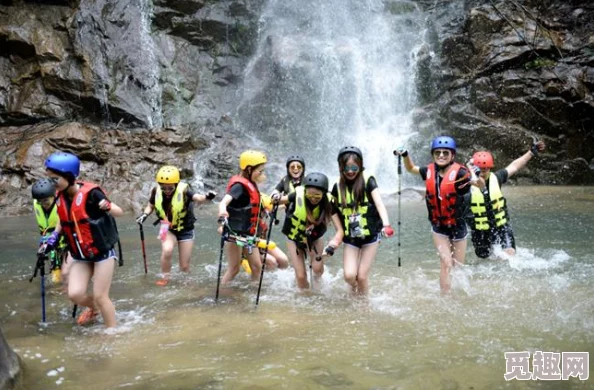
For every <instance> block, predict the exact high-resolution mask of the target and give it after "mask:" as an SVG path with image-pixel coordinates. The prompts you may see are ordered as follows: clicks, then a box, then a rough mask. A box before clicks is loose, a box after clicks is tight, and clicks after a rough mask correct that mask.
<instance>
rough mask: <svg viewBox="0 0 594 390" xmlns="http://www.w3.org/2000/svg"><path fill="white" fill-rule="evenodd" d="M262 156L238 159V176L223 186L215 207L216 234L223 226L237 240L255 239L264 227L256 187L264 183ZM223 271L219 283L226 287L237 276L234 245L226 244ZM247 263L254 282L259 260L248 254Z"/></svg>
mask: <svg viewBox="0 0 594 390" xmlns="http://www.w3.org/2000/svg"><path fill="white" fill-rule="evenodd" d="M266 161H267V159H266V155H265V154H264V153H262V152H259V151H256V150H247V151H245V152H243V153H242V154H241V155H240V156H239V168H240V169H241V172H240V173H239V174H237V175H235V176H232V177H231V179H230V180H229V183H228V184H227V189H226V193H225V196H224V197H223V199H222V200H221V203H219V219H218V222H219V224H220V226H219V229H218V230H219V233H220V234H222V233H223V224H224V223H225V222H226V223H227V227H228V228H229V229H230V231H231V232H232V233H233V234H235V235H238V236H243V237H254V238H255V237H258V236H259V234H260V232H261V231H262V229H263V227H264V223H263V221H262V218H261V213H262V211H263V206H262V202H261V196H260V191H259V190H258V184H260V183H263V182H264V181H265V180H266V176H265V175H264V168H265V165H266ZM225 246H226V247H227V262H228V266H227V270H226V271H225V275H224V276H223V280H222V283H223V284H225V283H228V282H230V281H231V280H233V278H235V275H237V273H238V272H239V268H240V265H241V254H242V250H241V248H240V247H239V246H237V245H236V244H235V243H232V242H227V243H226V244H225ZM251 252H252V253H250V254H248V256H247V259H248V262H249V265H250V268H251V270H252V274H251V278H252V280H258V278H259V276H260V272H261V270H262V260H261V257H260V252H259V251H258V250H252V251H251Z"/></svg>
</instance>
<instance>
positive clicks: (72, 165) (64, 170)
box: [45, 152, 80, 179]
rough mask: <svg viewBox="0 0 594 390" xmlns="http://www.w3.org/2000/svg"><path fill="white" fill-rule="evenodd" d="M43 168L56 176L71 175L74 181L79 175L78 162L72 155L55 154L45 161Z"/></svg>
mask: <svg viewBox="0 0 594 390" xmlns="http://www.w3.org/2000/svg"><path fill="white" fill-rule="evenodd" d="M45 167H46V168H47V169H51V170H52V171H55V172H56V173H58V174H68V173H69V174H71V175H72V176H74V178H75V179H76V178H77V177H78V174H79V173H80V160H79V159H78V157H76V156H75V155H74V154H71V153H64V152H56V153H52V154H51V155H50V156H49V157H48V158H47V160H45Z"/></svg>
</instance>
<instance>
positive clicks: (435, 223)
mask: <svg viewBox="0 0 594 390" xmlns="http://www.w3.org/2000/svg"><path fill="white" fill-rule="evenodd" d="M396 152H397V153H398V154H399V155H401V156H402V157H403V160H404V166H405V167H406V170H407V171H408V172H411V173H416V174H419V175H420V176H421V178H422V179H423V180H424V181H425V201H426V204H427V210H428V212H429V221H431V229H432V235H433V244H434V245H435V248H436V249H437V252H438V253H439V259H440V265H441V268H440V277H439V284H440V288H441V291H442V293H447V292H449V291H450V287H451V280H450V270H451V268H452V267H453V266H454V264H455V263H460V264H464V261H465V258H466V245H467V244H466V236H467V235H468V231H467V228H466V222H465V221H464V213H465V209H466V207H467V202H466V200H465V199H467V198H466V196H465V195H467V194H468V193H469V192H470V187H471V184H474V185H479V186H481V187H482V186H484V181H481V180H482V179H480V180H479V178H478V177H477V176H476V171H475V168H476V167H473V166H471V165H470V166H469V167H468V168H466V167H464V166H463V165H461V164H459V163H457V162H455V161H454V159H455V157H456V141H455V140H454V139H453V138H452V137H448V136H439V137H436V138H435V139H434V140H433V141H432V142H431V156H432V157H433V162H432V163H430V164H429V165H427V166H426V167H419V166H417V165H415V164H414V163H413V161H412V158H411V157H410V153H409V152H408V151H407V150H404V149H403V148H399V149H398V150H396Z"/></svg>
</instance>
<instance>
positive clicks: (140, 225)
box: [138, 222, 148, 275]
mask: <svg viewBox="0 0 594 390" xmlns="http://www.w3.org/2000/svg"><path fill="white" fill-rule="evenodd" d="M138 227H139V228H140V243H141V245H142V260H144V274H145V275H146V274H147V273H148V267H147V265H146V248H145V246H144V229H143V228H142V224H141V223H140V222H139V223H138Z"/></svg>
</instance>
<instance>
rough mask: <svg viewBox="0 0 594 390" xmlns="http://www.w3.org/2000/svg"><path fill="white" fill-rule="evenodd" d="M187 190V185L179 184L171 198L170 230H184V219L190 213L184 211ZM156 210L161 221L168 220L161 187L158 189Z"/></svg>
mask: <svg viewBox="0 0 594 390" xmlns="http://www.w3.org/2000/svg"><path fill="white" fill-rule="evenodd" d="M187 188H188V184H187V183H184V182H179V183H178V184H177V187H176V188H175V192H174V193H173V196H172V197H171V219H172V221H169V222H170V223H171V226H169V229H170V230H175V231H181V230H182V229H183V228H184V226H183V225H182V223H183V219H184V217H185V216H186V214H187V213H188V210H187V209H184V203H185V202H184V194H185V192H186V189H187ZM155 210H156V212H157V216H158V217H159V218H160V219H162V220H167V213H166V212H165V210H164V209H163V191H161V187H157V193H156V194H155Z"/></svg>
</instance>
